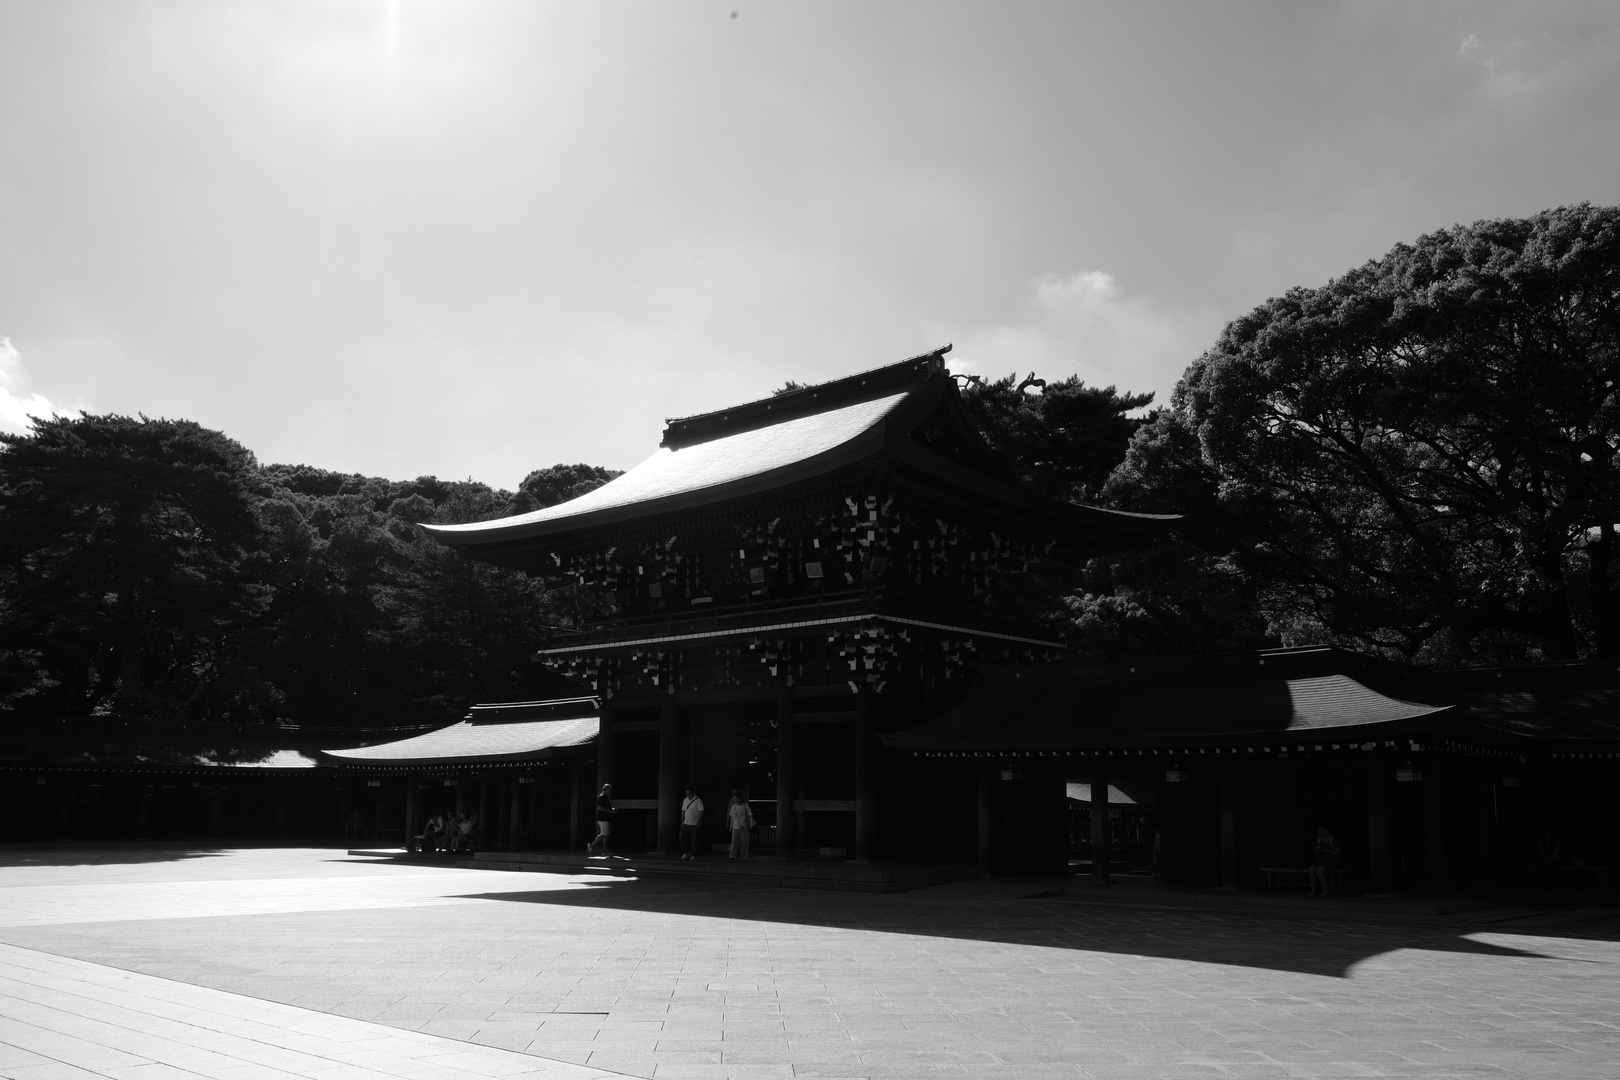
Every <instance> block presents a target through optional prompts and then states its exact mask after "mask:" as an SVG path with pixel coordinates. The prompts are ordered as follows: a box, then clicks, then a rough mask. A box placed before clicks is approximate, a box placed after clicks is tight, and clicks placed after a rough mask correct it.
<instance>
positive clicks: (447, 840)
mask: <svg viewBox="0 0 1620 1080" xmlns="http://www.w3.org/2000/svg"><path fill="white" fill-rule="evenodd" d="M477 831H478V812H477V811H476V810H475V811H473V812H472V813H470V814H463V813H462V812H461V811H460V810H452V811H450V813H448V814H434V815H433V816H432V817H431V818H428V823H427V825H426V827H424V828H423V830H422V835H421V836H418V837H417V838H416V846H417V850H419V851H422V852H424V853H426V852H432V851H471V850H472V846H473V836H474V835H475V834H476V833H477Z"/></svg>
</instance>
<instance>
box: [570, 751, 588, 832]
mask: <svg viewBox="0 0 1620 1080" xmlns="http://www.w3.org/2000/svg"><path fill="white" fill-rule="evenodd" d="M584 777H585V763H584V762H582V761H575V762H574V763H573V764H571V765H570V766H569V767H568V850H570V851H578V850H579V849H580V848H582V847H584V846H585V840H584V838H583V837H582V836H580V807H581V804H582V803H583V802H584V801H585V800H584V792H582V791H581V790H580V788H581V787H583V786H584V784H583V781H584Z"/></svg>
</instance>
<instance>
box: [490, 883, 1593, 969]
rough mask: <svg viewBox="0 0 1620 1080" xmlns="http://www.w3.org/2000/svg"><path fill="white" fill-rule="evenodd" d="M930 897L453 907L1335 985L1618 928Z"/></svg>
mask: <svg viewBox="0 0 1620 1080" xmlns="http://www.w3.org/2000/svg"><path fill="white" fill-rule="evenodd" d="M935 892H936V891H935V890H922V891H919V892H912V893H902V894H891V895H867V894H857V893H832V892H826V893H822V892H813V891H809V890H798V889H744V888H735V887H727V886H709V887H705V886H700V885H695V884H686V883H681V882H667V881H648V880H634V879H611V880H604V881H600V882H593V883H591V885H590V886H589V887H586V888H576V889H554V890H545V891H536V892H501V893H470V894H464V898H465V899H478V900H496V901H503V902H507V903H528V904H554V905H560V906H571V907H589V908H604V909H624V910H633V911H640V912H657V913H660V914H667V915H691V916H705V917H709V918H720V919H747V920H755V921H763V922H780V923H791V924H797V925H810V926H818V927H824V928H827V929H838V930H850V931H864V932H869V933H875V934H907V935H926V936H931V937H942V938H958V939H961V940H964V941H979V942H994V943H1000V944H1005V945H1016V946H1034V947H1042V948H1048V949H1074V950H1085V951H1089V952H1100V953H1111V954H1114V955H1116V956H1120V957H1128V958H1136V957H1140V958H1144V959H1155V958H1156V959H1164V960H1176V961H1192V962H1194V963H1207V964H1229V965H1239V966H1243V967H1258V968H1268V969H1272V970H1277V971H1290V972H1300V973H1304V974H1310V975H1324V976H1332V977H1338V978H1343V977H1346V976H1348V975H1349V973H1350V970H1351V968H1353V967H1354V966H1355V965H1356V964H1359V963H1362V962H1363V961H1366V960H1369V959H1371V958H1373V957H1376V956H1380V955H1383V954H1386V953H1390V952H1394V951H1396V950H1400V949H1422V950H1428V951H1434V952H1449V953H1465V954H1473V955H1483V956H1517V957H1538V958H1544V959H1560V958H1558V957H1549V956H1547V955H1546V954H1545V953H1540V952H1536V951H1533V950H1531V949H1521V948H1514V947H1510V946H1506V945H1500V944H1492V943H1488V942H1482V941H1477V940H1474V939H1473V938H1471V937H1470V936H1469V935H1471V934H1478V933H1482V932H1488V933H1490V934H1492V935H1497V934H1514V935H1521V934H1522V935H1541V936H1547V937H1566V936H1587V935H1590V939H1592V940H1605V941H1614V940H1620V918H1596V919H1593V920H1590V921H1588V922H1584V923H1572V924H1571V925H1570V929H1571V930H1575V929H1580V930H1581V931H1582V932H1581V933H1578V934H1577V933H1565V932H1564V930H1563V929H1560V928H1557V927H1548V928H1545V929H1531V927H1530V926H1518V925H1513V924H1512V922H1511V921H1498V922H1494V923H1492V924H1491V925H1489V926H1471V925H1467V924H1457V923H1450V924H1445V923H1441V922H1439V921H1422V920H1418V919H1414V920H1412V921H1397V922H1392V921H1391V920H1389V919H1387V918H1382V919H1376V920H1375V919H1358V918H1357V917H1356V916H1355V915H1354V914H1352V913H1346V914H1345V916H1344V917H1343V918H1324V917H1322V916H1320V915H1316V916H1298V915H1291V914H1287V913H1279V912H1269V911H1268V912H1240V911H1231V910H1221V911H1197V910H1184V911H1183V910H1162V909H1158V910H1149V909H1139V908H1124V907H1120V908H1110V907H1093V906H1087V905H1083V904H1076V903H1070V902H1065V901H1064V900H1062V899H1040V898H1032V899H1009V898H1007V897H991V898H982V899H981V898H971V897H962V896H951V897H946V896H942V895H930V894H931V893H935ZM1571 962H1573V961H1571Z"/></svg>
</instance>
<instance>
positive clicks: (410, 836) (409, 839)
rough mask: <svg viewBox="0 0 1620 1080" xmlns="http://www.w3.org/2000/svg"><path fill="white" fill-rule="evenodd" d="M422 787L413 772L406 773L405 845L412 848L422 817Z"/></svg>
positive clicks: (407, 849)
mask: <svg viewBox="0 0 1620 1080" xmlns="http://www.w3.org/2000/svg"><path fill="white" fill-rule="evenodd" d="M421 800H422V789H421V788H420V787H418V786H417V783H416V777H415V775H414V774H412V773H406V774H405V839H404V844H403V847H404V848H405V850H406V851H410V850H411V845H412V844H414V843H415V842H416V834H417V831H418V830H417V825H416V823H417V821H419V820H420V819H421V817H422V809H421Z"/></svg>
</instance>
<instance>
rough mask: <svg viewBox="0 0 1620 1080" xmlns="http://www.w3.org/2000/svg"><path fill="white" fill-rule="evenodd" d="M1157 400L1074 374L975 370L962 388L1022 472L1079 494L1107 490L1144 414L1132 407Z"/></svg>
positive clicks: (1061, 491)
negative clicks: (989, 376)
mask: <svg viewBox="0 0 1620 1080" xmlns="http://www.w3.org/2000/svg"><path fill="white" fill-rule="evenodd" d="M1152 402H1153V395H1152V394H1130V393H1125V394H1122V393H1120V392H1119V391H1118V390H1117V389H1115V388H1114V387H1112V386H1108V387H1095V386H1087V385H1086V384H1085V383H1083V382H1081V381H1080V379H1079V378H1078V377H1077V376H1072V375H1071V376H1070V377H1069V378H1067V379H1063V380H1061V381H1057V382H1048V381H1046V380H1044V379H1037V378H1035V376H1034V374H1033V373H1032V374H1031V375H1030V376H1029V378H1027V379H1025V380H1023V381H1019V380H1018V377H1017V376H1016V375H1008V376H1006V377H1005V378H1001V379H996V380H994V381H986V380H984V379H978V378H974V379H971V380H969V381H968V383H967V385H966V386H965V387H964V388H963V392H962V404H963V405H964V406H965V407H966V408H967V412H968V415H969V416H970V417H972V418H973V421H974V423H975V424H977V425H978V428H979V430H980V431H981V432H982V433H983V434H984V436H985V439H986V441H987V442H989V443H990V447H991V449H992V450H994V451H996V453H997V454H998V455H999V456H1000V457H1001V459H1002V460H1003V461H1004V462H1005V463H1006V464H1007V465H1008V466H1009V467H1010V468H1011V469H1012V470H1013V471H1014V473H1015V474H1016V475H1017V476H1018V477H1019V478H1020V479H1021V480H1023V481H1024V482H1025V483H1026V484H1029V485H1030V486H1031V487H1033V488H1035V489H1036V490H1037V491H1040V492H1041V493H1042V494H1045V495H1048V496H1050V497H1052V498H1055V499H1067V500H1073V501H1086V500H1089V499H1092V498H1094V497H1095V495H1096V493H1097V492H1098V491H1100V490H1101V488H1102V486H1103V484H1104V483H1105V482H1106V481H1107V479H1108V475H1109V473H1110V472H1111V471H1112V470H1113V469H1114V467H1115V466H1116V465H1118V464H1119V461H1120V459H1121V458H1123V457H1124V456H1125V448H1126V446H1127V445H1129V443H1130V441H1131V436H1133V435H1134V434H1135V433H1136V429H1137V428H1138V427H1140V426H1141V425H1142V423H1143V422H1144V421H1143V420H1142V419H1140V418H1138V417H1132V416H1130V415H1128V414H1129V413H1132V412H1135V411H1136V410H1138V409H1142V408H1144V407H1146V406H1148V405H1150V404H1152Z"/></svg>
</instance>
